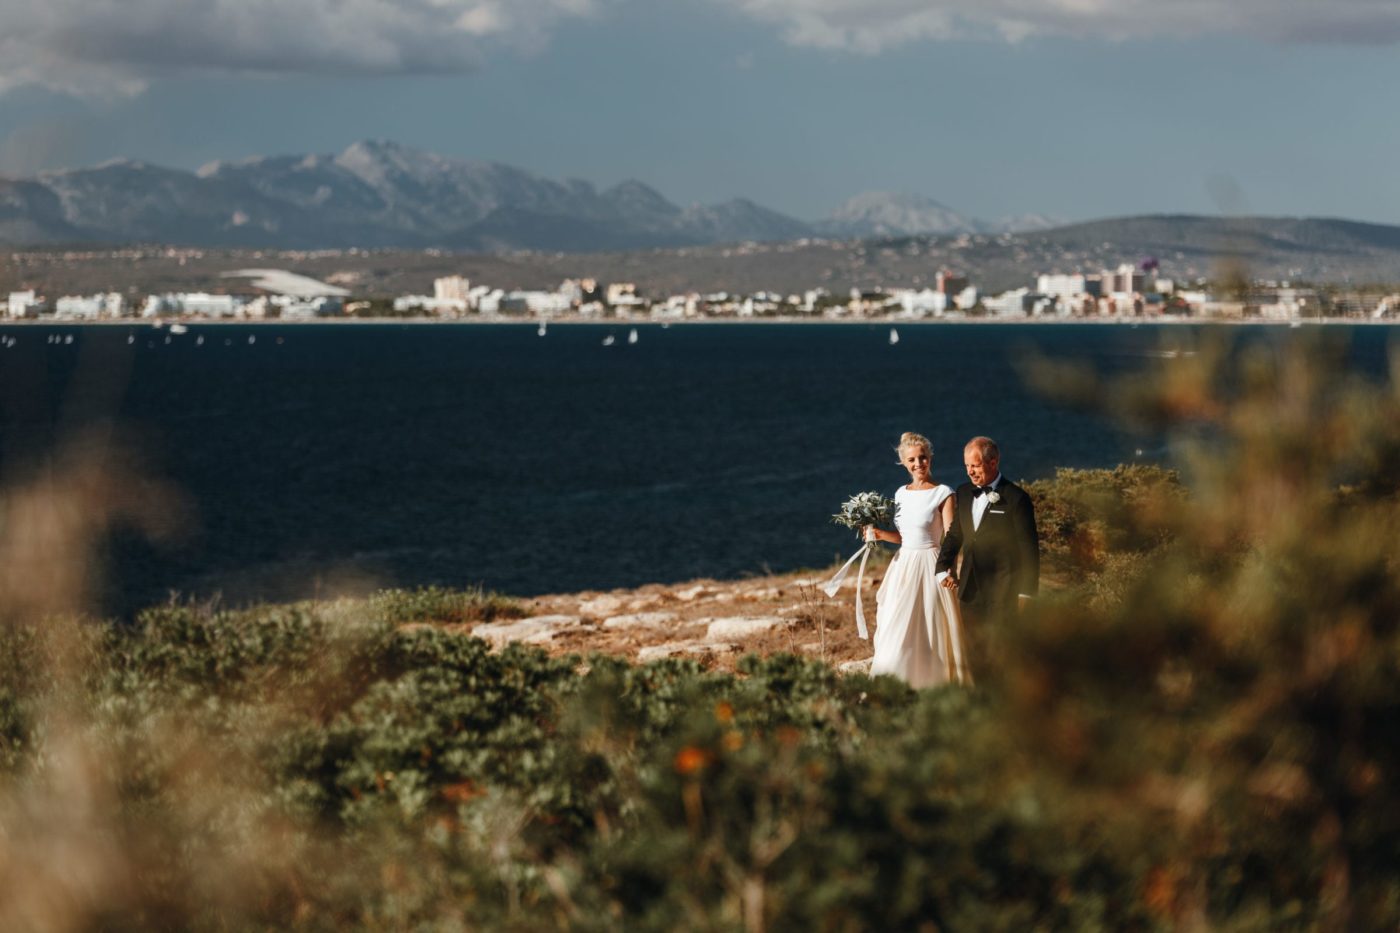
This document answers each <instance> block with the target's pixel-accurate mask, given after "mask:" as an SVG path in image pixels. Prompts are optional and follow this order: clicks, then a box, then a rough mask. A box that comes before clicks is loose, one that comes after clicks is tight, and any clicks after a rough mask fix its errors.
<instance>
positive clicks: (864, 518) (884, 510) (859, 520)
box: [831, 492, 895, 535]
mask: <svg viewBox="0 0 1400 933" xmlns="http://www.w3.org/2000/svg"><path fill="white" fill-rule="evenodd" d="M894 508H895V502H894V500H893V499H889V498H886V497H885V496H882V495H880V494H879V493H878V492H858V493H856V494H855V495H854V496H851V498H849V499H847V500H846V501H845V502H843V503H841V511H839V512H837V513H836V514H835V515H833V516H831V521H832V522H833V523H834V524H837V525H845V526H846V527H847V528H853V529H855V532H856V534H857V535H859V534H861V529H862V528H864V527H866V526H867V525H887V524H889V522H890V521H891V519H893V518H894Z"/></svg>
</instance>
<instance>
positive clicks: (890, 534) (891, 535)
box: [865, 525, 904, 544]
mask: <svg viewBox="0 0 1400 933" xmlns="http://www.w3.org/2000/svg"><path fill="white" fill-rule="evenodd" d="M865 527H867V528H869V529H870V530H871V531H873V532H874V533H875V540H876V541H888V542H889V543H890V544H903V543H904V538H903V537H902V536H901V535H900V533H899V532H897V531H886V530H885V529H883V528H876V527H874V526H873V525H866V526H865Z"/></svg>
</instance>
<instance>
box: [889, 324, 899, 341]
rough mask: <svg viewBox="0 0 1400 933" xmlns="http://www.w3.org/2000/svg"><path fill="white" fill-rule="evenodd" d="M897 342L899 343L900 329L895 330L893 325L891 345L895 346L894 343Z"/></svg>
mask: <svg viewBox="0 0 1400 933" xmlns="http://www.w3.org/2000/svg"><path fill="white" fill-rule="evenodd" d="M897 343H899V331H897V330H895V329H894V328H893V327H891V328H890V346H894V345H895V344H897Z"/></svg>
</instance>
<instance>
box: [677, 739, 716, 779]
mask: <svg viewBox="0 0 1400 933" xmlns="http://www.w3.org/2000/svg"><path fill="white" fill-rule="evenodd" d="M709 763H710V753H709V752H708V751H706V750H705V749H703V748H696V747H695V746H694V745H687V746H686V747H685V748H683V749H681V750H680V751H678V752H676V760H675V768H676V773H677V774H694V773H695V772H697V771H699V770H701V769H702V768H704V767H705V766H706V765H708V764H709Z"/></svg>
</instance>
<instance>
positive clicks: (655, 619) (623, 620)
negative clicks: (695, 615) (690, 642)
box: [603, 610, 676, 631]
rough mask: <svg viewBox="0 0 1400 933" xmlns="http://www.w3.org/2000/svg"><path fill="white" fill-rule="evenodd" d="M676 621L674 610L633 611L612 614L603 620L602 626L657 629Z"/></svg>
mask: <svg viewBox="0 0 1400 933" xmlns="http://www.w3.org/2000/svg"><path fill="white" fill-rule="evenodd" d="M675 621H676V614H675V613H674V612H666V611H664V610H663V611H661V612H634V613H630V614H627V615H620V616H612V617H610V618H609V619H607V620H605V621H604V622H603V628H605V629H611V630H613V631H632V630H635V629H645V630H649V629H658V628H665V627H666V626H669V625H672V624H673V623H674V622H675Z"/></svg>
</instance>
